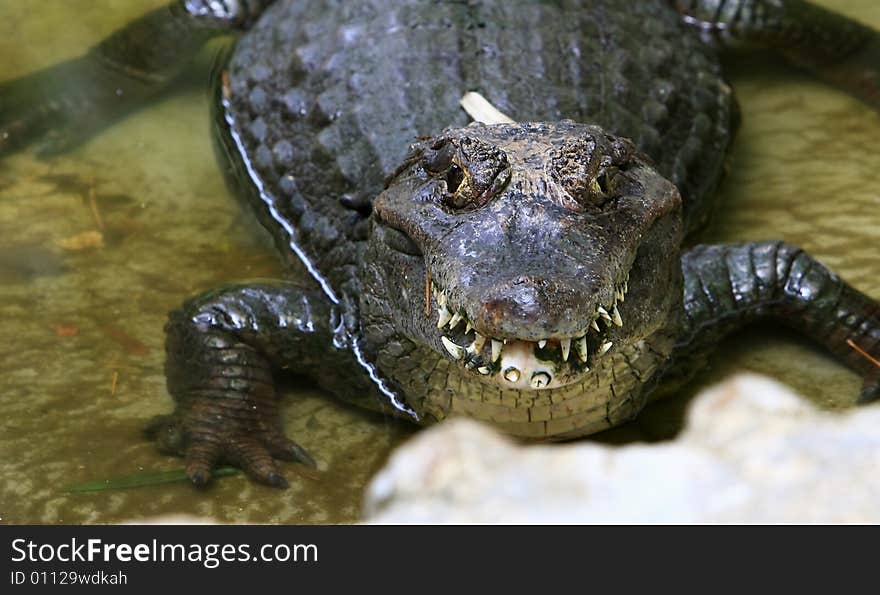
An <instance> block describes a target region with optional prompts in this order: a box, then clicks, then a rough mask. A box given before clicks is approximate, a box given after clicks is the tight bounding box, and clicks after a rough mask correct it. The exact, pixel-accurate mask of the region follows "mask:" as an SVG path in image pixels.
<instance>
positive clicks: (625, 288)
mask: <svg viewBox="0 0 880 595" xmlns="http://www.w3.org/2000/svg"><path fill="white" fill-rule="evenodd" d="M628 293H629V275H627V276H626V281H624V282H623V294H624V295H626V294H628Z"/></svg>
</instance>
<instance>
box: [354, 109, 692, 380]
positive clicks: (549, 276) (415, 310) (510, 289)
mask: <svg viewBox="0 0 880 595" xmlns="http://www.w3.org/2000/svg"><path fill="white" fill-rule="evenodd" d="M681 241H682V225H681V198H680V196H679V193H678V190H677V189H676V188H675V186H674V185H673V184H672V183H671V182H669V181H667V180H666V179H665V178H664V177H663V176H661V175H660V174H659V173H657V171H656V170H655V169H654V168H653V166H652V165H651V163H650V161H649V160H648V159H647V158H646V157H644V156H643V155H640V154H639V153H638V152H637V151H636V150H635V148H634V147H633V145H632V143H631V142H630V141H628V140H626V139H623V138H617V137H615V136H612V135H610V134H608V133H606V132H605V131H604V130H602V129H600V128H598V127H596V126H587V125H582V124H576V123H573V122H570V121H563V122H559V123H523V124H494V125H483V124H471V125H470V126H467V127H466V128H462V129H454V130H447V131H446V132H444V133H443V134H441V135H439V136H436V137H433V138H430V139H426V140H423V141H420V142H419V143H417V144H415V145H414V146H413V147H412V150H411V152H410V155H409V157H408V158H407V159H406V161H405V163H403V164H402V165H401V166H400V167H399V168H398V170H397V171H396V172H395V173H394V174H393V175H392V176H391V177H390V178H389V180H388V181H387V185H386V188H385V190H384V191H383V192H382V193H381V194H380V195H379V196H378V197H377V199H376V201H375V203H374V209H373V225H372V233H371V237H370V240H369V244H368V247H367V250H366V254H365V258H364V264H363V268H362V270H361V279H362V283H363V286H364V295H363V297H362V298H361V299H362V313H363V314H364V315H365V319H366V321H367V323H366V324H367V325H369V324H373V325H375V327H374V332H372V335H373V336H374V337H381V336H382V332H385V333H386V335H385V336H387V334H388V333H393V334H394V335H396V336H399V337H405V339H406V340H409V341H411V342H412V343H415V344H416V345H418V346H421V347H425V348H428V349H429V350H430V351H431V352H432V353H433V354H434V355H435V356H436V357H442V358H445V359H447V360H451V362H453V364H454V365H456V366H459V367H460V370H461V373H462V374H464V375H465V376H467V377H469V378H473V379H475V380H479V381H482V382H486V383H494V384H497V385H499V386H501V387H503V388H514V389H519V390H542V389H553V388H557V387H563V386H566V385H568V384H571V383H574V382H578V381H582V380H583V379H584V378H585V377H586V376H587V375H589V374H590V373H591V369H595V368H596V367H597V363H599V362H600V361H601V360H602V358H606V357H609V356H610V354H613V353H614V352H615V351H616V350H618V349H621V347H622V346H625V345H628V344H633V343H636V342H638V341H640V340H642V339H644V338H645V337H646V336H649V335H650V334H651V333H653V332H656V331H657V330H658V329H659V328H661V327H663V326H664V325H666V324H667V323H668V320H669V311H670V308H671V306H672V305H673V304H674V303H676V302H677V300H676V298H677V299H678V300H680V297H678V296H680V295H681V289H680V285H679V283H680V272H679V271H680V264H679V246H680V243H681ZM365 332H366V333H367V334H368V335H370V334H371V331H370V329H369V328H367V329H365Z"/></svg>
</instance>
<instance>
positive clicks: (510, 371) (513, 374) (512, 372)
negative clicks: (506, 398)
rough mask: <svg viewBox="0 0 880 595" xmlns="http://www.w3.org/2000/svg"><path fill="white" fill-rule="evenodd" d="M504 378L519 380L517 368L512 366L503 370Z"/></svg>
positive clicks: (512, 380) (509, 380)
mask: <svg viewBox="0 0 880 595" xmlns="http://www.w3.org/2000/svg"><path fill="white" fill-rule="evenodd" d="M504 379H505V380H507V381H508V382H519V370H517V369H516V368H514V367H513V366H511V367H509V368H507V369H506V370H504Z"/></svg>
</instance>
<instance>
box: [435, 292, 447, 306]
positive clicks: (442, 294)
mask: <svg viewBox="0 0 880 595" xmlns="http://www.w3.org/2000/svg"><path fill="white" fill-rule="evenodd" d="M437 303H438V304H440V305H441V306H445V305H446V292H445V291H441V292H440V297H439V298H437Z"/></svg>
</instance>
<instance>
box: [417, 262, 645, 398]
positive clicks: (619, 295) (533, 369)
mask: <svg viewBox="0 0 880 595" xmlns="http://www.w3.org/2000/svg"><path fill="white" fill-rule="evenodd" d="M628 291H629V275H628V274H627V275H625V276H624V277H623V279H622V280H621V281H620V282H618V283H616V284H615V285H614V287H613V290H612V292H611V297H610V298H609V299H608V300H607V301H605V302H604V303H602V304H597V305H596V307H595V310H594V312H593V314H592V316H590V317H588V318H587V319H585V320H583V323H582V325H581V327H580V329H579V330H578V331H577V332H575V333H574V334H572V335H571V336H565V335H552V336H547V337H546V338H543V339H536V340H533V339H530V338H525V337H521V336H516V335H513V334H511V335H508V336H491V335H489V334H488V333H486V332H485V331H484V333H481V332H480V330H481V329H480V328H476V327H477V326H478V325H477V324H475V323H474V321H473V320H472V319H471V318H470V317H469V316H468V314H467V311H466V308H464V307H463V306H462V305H461V304H455V303H452V301H451V300H450V297H449V295H448V292H447V291H446V290H444V289H443V288H441V287H439V286H437V285H436V284H434V283H431V297H429V316H430V319H431V321H432V322H435V323H436V328H437V330H438V333H437V340H436V343H439V345H436V347H437V348H438V350H439V351H440V352H441V353H443V354H445V355H446V356H447V357H449V358H450V359H452V360H454V361H457V362H459V363H460V364H461V365H462V366H463V367H464V368H465V369H466V370H468V371H469V372H471V373H473V374H475V375H476V376H478V377H480V378H481V379H482V380H484V381H486V382H490V383H493V384H497V385H499V386H501V387H502V388H510V389H521V390H541V389H549V388H557V387H560V386H565V385H567V384H570V383H572V382H575V381H577V380H578V379H580V378H582V377H583V375H584V374H586V373H587V372H589V371H590V368H591V367H594V366H595V364H596V362H597V361H598V359H599V358H601V357H603V356H604V355H605V354H607V353H608V352H609V351H611V350H612V349H613V348H614V336H615V334H616V333H615V331H620V330H621V329H622V327H623V326H624V325H625V318H624V314H622V313H621V309H622V308H623V303H624V302H625V300H626V296H627V292H628ZM431 298H433V299H431Z"/></svg>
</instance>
